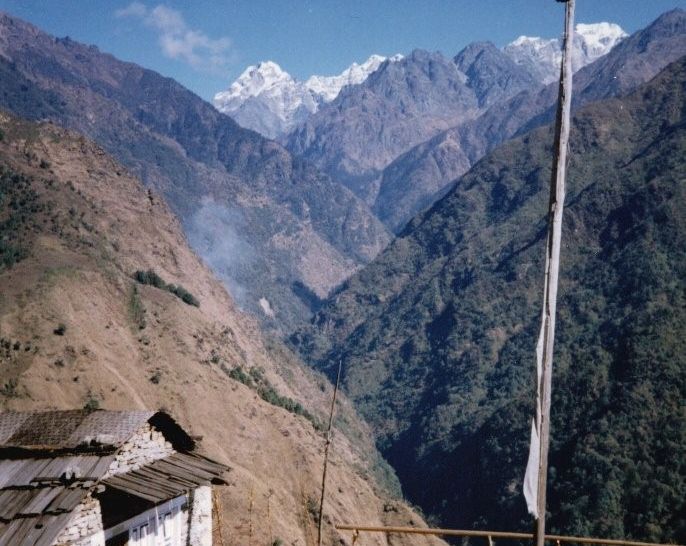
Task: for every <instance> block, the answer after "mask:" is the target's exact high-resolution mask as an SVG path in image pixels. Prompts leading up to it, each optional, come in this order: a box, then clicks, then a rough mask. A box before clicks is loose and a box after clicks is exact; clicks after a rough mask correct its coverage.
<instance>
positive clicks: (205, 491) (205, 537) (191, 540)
mask: <svg viewBox="0 0 686 546" xmlns="http://www.w3.org/2000/svg"><path fill="white" fill-rule="evenodd" d="M188 500H189V502H188V506H187V511H186V512H184V514H183V518H182V527H181V536H182V537H183V539H184V540H187V542H186V543H187V544H188V545H189V546H212V486H210V485H203V486H201V487H198V488H197V489H195V490H194V491H191V493H190V495H189V497H188ZM189 522H190V527H191V528H190V536H189V532H188V523H189Z"/></svg>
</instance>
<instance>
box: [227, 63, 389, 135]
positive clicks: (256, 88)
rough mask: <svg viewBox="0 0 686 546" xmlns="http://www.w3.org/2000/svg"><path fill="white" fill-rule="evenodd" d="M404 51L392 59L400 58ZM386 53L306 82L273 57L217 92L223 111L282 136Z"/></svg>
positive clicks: (361, 76) (357, 79) (361, 78)
mask: <svg viewBox="0 0 686 546" xmlns="http://www.w3.org/2000/svg"><path fill="white" fill-rule="evenodd" d="M401 58H402V55H395V56H393V57H391V58H390V59H388V60H389V61H390V62H393V61H397V60H400V59H401ZM384 61H386V57H382V56H381V55H372V56H371V57H369V59H367V60H366V61H365V62H363V63H362V64H357V63H353V64H352V65H350V66H349V67H348V68H346V69H345V70H344V71H343V72H341V73H340V74H339V75H337V76H310V77H309V78H308V79H307V80H305V81H304V82H301V81H298V80H296V79H295V78H293V77H292V76H291V75H290V74H289V73H288V72H286V71H284V70H282V69H281V67H280V66H279V65H278V64H276V63H275V62H273V61H265V62H261V63H259V64H258V65H256V66H249V67H248V68H246V69H245V70H244V71H243V73H242V74H241V75H240V76H239V78H238V79H237V80H236V81H235V82H233V83H232V84H231V86H230V87H229V89H228V90H226V91H221V92H219V93H217V94H216V95H215V96H214V105H215V106H216V107H217V109H218V110H219V111H220V112H223V113H225V114H228V115H230V116H231V117H233V118H234V119H235V120H236V121H237V122H238V123H239V124H240V125H241V126H243V127H246V128H248V129H252V130H254V131H257V132H258V133H261V134H262V135H264V136H266V137H268V138H275V139H278V138H281V137H283V136H285V135H287V134H288V133H290V132H291V131H292V130H293V129H294V128H295V127H296V126H298V125H300V124H301V123H302V122H303V121H305V119H307V117H308V116H309V115H311V114H313V113H315V112H316V111H317V110H318V109H319V106H320V105H321V104H323V103H326V102H331V101H332V100H333V99H335V98H336V97H337V96H338V94H339V93H340V91H341V89H342V88H343V87H345V86H346V85H355V84H358V83H362V82H363V81H364V80H365V79H367V77H368V76H369V74H371V73H372V72H374V71H375V70H376V69H377V68H379V66H380V65H381V63H383V62H384Z"/></svg>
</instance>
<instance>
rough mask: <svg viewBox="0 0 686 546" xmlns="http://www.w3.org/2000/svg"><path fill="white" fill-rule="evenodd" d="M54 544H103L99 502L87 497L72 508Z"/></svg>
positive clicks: (71, 545)
mask: <svg viewBox="0 0 686 546" xmlns="http://www.w3.org/2000/svg"><path fill="white" fill-rule="evenodd" d="M53 544H55V545H56V546H57V545H59V546H62V545H66V544H68V545H69V546H105V535H104V533H103V529H102V513H101V511H100V502H98V501H97V500H96V499H94V498H92V497H88V498H87V499H86V500H85V501H83V502H82V503H81V504H79V505H78V506H77V507H76V509H75V510H74V514H73V515H72V518H71V519H70V520H69V524H68V525H67V526H66V527H65V528H64V529H63V530H62V532H61V533H60V534H59V536H58V537H57V539H56V540H55V542H53Z"/></svg>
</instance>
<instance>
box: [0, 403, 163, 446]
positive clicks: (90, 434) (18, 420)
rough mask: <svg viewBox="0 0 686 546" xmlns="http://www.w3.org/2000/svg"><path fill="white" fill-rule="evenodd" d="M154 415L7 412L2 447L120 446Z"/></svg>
mask: <svg viewBox="0 0 686 546" xmlns="http://www.w3.org/2000/svg"><path fill="white" fill-rule="evenodd" d="M153 415H155V412H152V411H104V410H98V411H87V410H68V411H38V412H22V413H18V412H5V413H2V414H0V448H10V447H15V448H22V449H76V448H78V447H83V446H88V445H108V446H114V447H118V446H120V445H121V444H123V443H124V442H125V441H126V440H128V439H129V438H130V437H131V436H132V435H133V434H134V433H135V432H136V430H138V429H139V428H140V427H141V426H143V425H144V424H145V423H146V422H147V421H148V419H150V418H151V417H152V416H153Z"/></svg>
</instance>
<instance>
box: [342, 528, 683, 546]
mask: <svg viewBox="0 0 686 546" xmlns="http://www.w3.org/2000/svg"><path fill="white" fill-rule="evenodd" d="M336 529H338V530H339V531H353V532H354V533H357V534H359V533H360V532H362V533H386V534H388V533H397V534H407V535H436V536H452V537H484V538H489V537H490V538H491V539H496V538H502V539H519V540H531V539H532V538H534V535H533V534H532V533H510V532H507V531H471V530H463V529H440V528H439V529H431V528H422V527H379V526H374V525H354V524H338V525H336ZM545 538H546V540H554V541H557V542H565V543H575V544H600V545H605V546H679V545H678V544H659V543H654V542H638V541H635V540H621V539H611V538H594V537H575V536H566V535H545Z"/></svg>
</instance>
